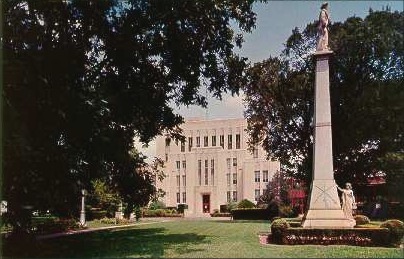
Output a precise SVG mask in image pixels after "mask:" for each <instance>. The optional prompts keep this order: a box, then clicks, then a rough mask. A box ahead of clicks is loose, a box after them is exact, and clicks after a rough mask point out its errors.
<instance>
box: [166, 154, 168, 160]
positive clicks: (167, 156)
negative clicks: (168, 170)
mask: <svg viewBox="0 0 404 259" xmlns="http://www.w3.org/2000/svg"><path fill="white" fill-rule="evenodd" d="M166 162H168V154H167V153H166Z"/></svg>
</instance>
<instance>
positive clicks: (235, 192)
mask: <svg viewBox="0 0 404 259" xmlns="http://www.w3.org/2000/svg"><path fill="white" fill-rule="evenodd" d="M233 201H237V191H233Z"/></svg>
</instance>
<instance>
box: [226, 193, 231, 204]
mask: <svg viewBox="0 0 404 259" xmlns="http://www.w3.org/2000/svg"><path fill="white" fill-rule="evenodd" d="M230 195H231V192H230V191H228V192H227V202H231V196H230Z"/></svg>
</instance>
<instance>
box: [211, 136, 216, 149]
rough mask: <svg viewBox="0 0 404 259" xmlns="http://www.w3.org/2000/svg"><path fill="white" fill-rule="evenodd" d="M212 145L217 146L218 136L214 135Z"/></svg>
mask: <svg viewBox="0 0 404 259" xmlns="http://www.w3.org/2000/svg"><path fill="white" fill-rule="evenodd" d="M212 147H216V136H212Z"/></svg>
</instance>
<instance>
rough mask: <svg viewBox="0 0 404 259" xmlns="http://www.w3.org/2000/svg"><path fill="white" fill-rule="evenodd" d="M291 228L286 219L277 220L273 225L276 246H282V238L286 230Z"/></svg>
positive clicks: (272, 231) (273, 238)
mask: <svg viewBox="0 0 404 259" xmlns="http://www.w3.org/2000/svg"><path fill="white" fill-rule="evenodd" d="M289 227H290V225H289V223H288V222H287V221H286V220H285V219H276V220H274V221H273V222H272V224H271V234H272V240H273V242H274V243H276V244H282V236H283V233H284V232H285V230H286V229H288V228H289Z"/></svg>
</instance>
